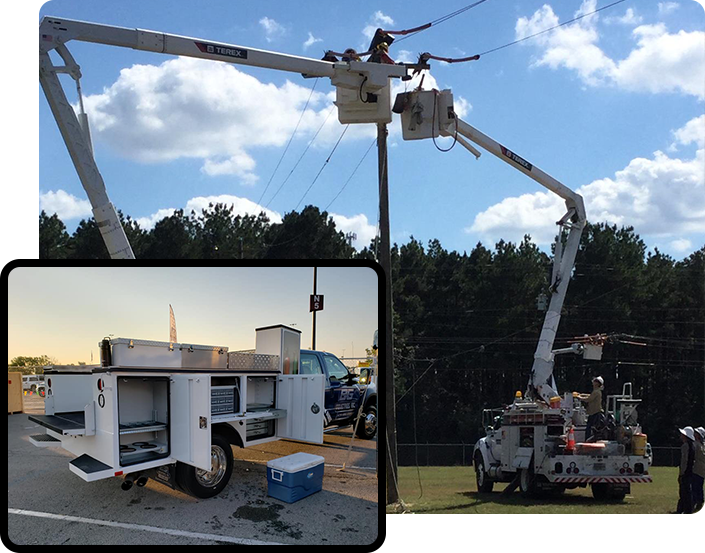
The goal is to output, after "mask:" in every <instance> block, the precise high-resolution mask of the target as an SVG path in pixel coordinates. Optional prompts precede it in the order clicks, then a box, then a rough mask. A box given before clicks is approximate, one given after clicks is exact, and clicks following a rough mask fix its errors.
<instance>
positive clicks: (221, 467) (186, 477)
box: [176, 434, 233, 499]
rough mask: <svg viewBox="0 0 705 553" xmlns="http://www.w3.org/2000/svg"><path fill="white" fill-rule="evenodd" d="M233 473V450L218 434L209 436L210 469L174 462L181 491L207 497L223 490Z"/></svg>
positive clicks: (201, 497)
mask: <svg viewBox="0 0 705 553" xmlns="http://www.w3.org/2000/svg"><path fill="white" fill-rule="evenodd" d="M232 473H233V450H232V448H231V447H230V443H229V442H228V440H226V439H225V438H224V437H223V436H221V435H220V434H214V435H213V437H212V438H211V470H210V471H205V470H201V469H198V468H196V467H192V466H191V465H187V464H185V463H181V462H177V463H176V484H177V486H178V487H179V488H181V490H182V491H184V492H185V493H187V494H189V495H192V496H194V497H198V498H200V499H207V498H209V497H214V496H216V495H218V494H219V493H220V492H222V491H223V489H224V488H225V486H227V485H228V482H229V481H230V476H231V475H232Z"/></svg>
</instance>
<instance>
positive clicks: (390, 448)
mask: <svg viewBox="0 0 705 553" xmlns="http://www.w3.org/2000/svg"><path fill="white" fill-rule="evenodd" d="M377 164H378V168H379V259H378V261H379V264H380V265H381V266H382V269H383V270H384V288H385V291H384V298H385V301H384V304H385V305H384V331H385V332H384V335H385V340H384V344H379V349H380V353H382V355H380V361H381V362H380V366H383V367H384V385H385V388H386V394H385V397H386V417H385V425H384V426H385V429H386V433H387V435H386V438H387V451H386V452H385V456H386V458H387V463H386V466H387V474H386V477H387V504H390V503H396V502H397V501H398V500H399V495H398V493H397V486H396V483H397V427H396V407H395V405H394V403H395V401H394V363H393V359H392V355H393V353H394V343H393V340H392V337H393V334H392V331H393V328H392V257H391V239H390V234H389V180H388V163H387V125H386V124H384V123H378V124H377Z"/></svg>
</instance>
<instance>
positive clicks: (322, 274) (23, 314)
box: [8, 266, 378, 364]
mask: <svg viewBox="0 0 705 553" xmlns="http://www.w3.org/2000/svg"><path fill="white" fill-rule="evenodd" d="M312 290H313V268H311V267H256V268H251V267H226V268H215V267H200V268H190V267H168V268H158V267H129V266H128V267H125V266H121V267H117V268H109V267H18V268H15V269H13V270H12V272H10V274H9V279H8V361H10V360H11V359H12V358H14V357H17V356H32V357H33V356H40V355H48V356H49V357H51V358H56V359H57V361H58V364H76V363H78V362H86V363H90V362H91V353H92V354H93V361H94V362H96V363H98V362H99V361H100V353H99V348H98V342H99V341H100V340H102V339H103V338H104V337H106V336H109V335H113V336H114V337H116V338H118V337H120V338H132V339H140V340H156V341H164V342H167V341H169V305H170V304H171V306H172V308H173V309H174V315H175V318H176V329H177V338H178V340H179V341H180V342H184V343H193V344H200V345H213V346H226V347H228V348H229V349H230V350H231V351H234V350H243V349H254V347H255V328H258V327H263V326H270V325H276V324H285V325H288V326H292V327H293V328H295V329H297V330H300V331H301V347H302V348H303V349H310V347H311V336H312V316H311V314H310V313H309V311H308V309H309V295H310V294H311V293H312ZM317 292H318V293H319V294H323V296H324V309H323V311H319V312H317V315H316V349H319V350H325V351H329V352H332V353H335V354H336V355H338V356H339V357H342V356H346V357H364V356H365V348H367V347H371V346H372V340H373V335H374V331H375V330H377V317H378V314H377V312H378V309H377V298H378V295H377V275H376V273H375V272H374V271H373V270H372V269H369V268H366V267H319V269H318V281H317Z"/></svg>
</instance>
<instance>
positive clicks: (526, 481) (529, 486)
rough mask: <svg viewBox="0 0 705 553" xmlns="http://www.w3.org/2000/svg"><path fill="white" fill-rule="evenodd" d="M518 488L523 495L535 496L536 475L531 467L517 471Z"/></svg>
mask: <svg viewBox="0 0 705 553" xmlns="http://www.w3.org/2000/svg"><path fill="white" fill-rule="evenodd" d="M519 490H520V491H521V495H523V496H524V497H534V496H536V475H535V474H534V469H533V467H531V466H530V467H529V468H526V469H521V472H520V473H519Z"/></svg>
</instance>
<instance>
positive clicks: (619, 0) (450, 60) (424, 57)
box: [385, 0, 627, 63]
mask: <svg viewBox="0 0 705 553" xmlns="http://www.w3.org/2000/svg"><path fill="white" fill-rule="evenodd" d="M626 1H627V0H617V1H616V2H612V3H611V4H607V5H606V6H602V7H601V8H597V9H596V10H593V11H591V12H589V13H584V14H581V15H579V16H576V17H574V18H573V19H569V20H568V21H564V22H563V23H559V24H558V25H554V26H553V27H549V28H548V29H543V30H542V31H539V32H537V33H533V34H531V35H529V36H525V37H523V38H520V39H517V40H514V41H512V42H508V43H507V44H503V45H502V46H497V47H496V48H491V49H490V50H486V51H484V52H481V53H480V54H475V55H474V56H467V57H463V58H449V57H442V56H435V55H433V54H430V53H428V52H425V53H424V54H421V59H422V60H428V59H435V60H439V61H444V62H446V63H458V62H465V61H477V60H479V59H480V58H481V57H482V56H486V55H487V54H491V53H493V52H498V51H499V50H503V49H504V48H509V47H510V46H514V45H515V44H519V43H520V42H524V41H526V40H529V39H532V38H535V37H537V36H539V35H542V34H545V33H548V32H550V31H553V30H555V29H558V28H559V27H564V26H565V25H569V24H571V23H575V22H576V21H579V20H581V19H584V18H586V17H589V16H591V15H595V14H596V13H598V12H601V11H603V10H607V9H609V8H613V7H614V6H617V5H618V4H622V3H623V2H626ZM481 3H482V2H476V3H475V4H471V5H469V6H465V8H462V9H461V10H458V11H457V12H454V13H453V14H448V16H445V17H442V18H440V19H438V20H436V21H435V22H432V24H436V25H437V24H438V22H441V23H442V22H443V21H446V20H447V19H450V18H451V17H455V15H459V14H460V13H463V11H467V10H468V9H470V8H474V7H475V6H477V5H479V4H481ZM430 26H431V24H427V25H424V26H421V27H417V28H416V29H411V30H410V31H407V32H409V33H410V34H408V35H406V36H404V37H402V38H400V39H398V40H396V43H399V42H401V41H402V40H405V39H407V38H410V37H412V36H414V35H415V34H417V33H420V32H421V31H424V30H426V29H428V28H429V27H430ZM411 31H414V32H411ZM385 32H388V33H390V34H394V32H393V31H385Z"/></svg>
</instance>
